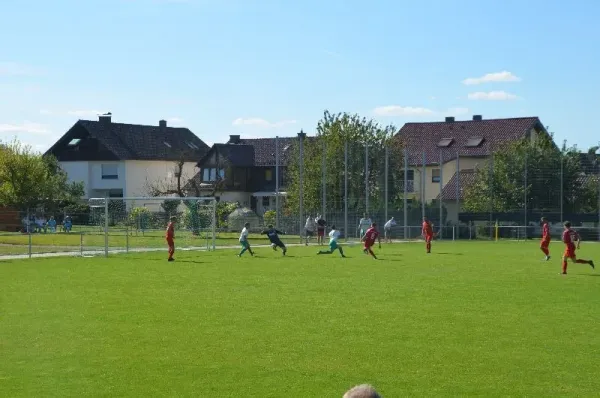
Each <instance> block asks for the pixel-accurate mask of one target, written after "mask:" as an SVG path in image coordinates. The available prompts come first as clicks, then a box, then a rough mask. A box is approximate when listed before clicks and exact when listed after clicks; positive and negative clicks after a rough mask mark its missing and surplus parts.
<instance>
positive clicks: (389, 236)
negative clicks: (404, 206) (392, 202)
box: [383, 217, 396, 243]
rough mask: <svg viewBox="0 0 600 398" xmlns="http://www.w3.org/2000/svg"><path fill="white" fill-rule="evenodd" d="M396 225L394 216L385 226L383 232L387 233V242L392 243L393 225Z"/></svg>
mask: <svg viewBox="0 0 600 398" xmlns="http://www.w3.org/2000/svg"><path fill="white" fill-rule="evenodd" d="M394 225H396V220H394V217H392V218H390V219H389V220H388V222H386V223H385V225H384V226H383V232H384V233H385V235H384V237H385V241H386V242H387V243H392V227H393V226H394Z"/></svg>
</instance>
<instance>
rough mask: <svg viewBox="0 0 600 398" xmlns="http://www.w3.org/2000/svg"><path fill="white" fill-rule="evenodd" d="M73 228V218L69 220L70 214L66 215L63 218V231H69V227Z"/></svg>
mask: <svg viewBox="0 0 600 398" xmlns="http://www.w3.org/2000/svg"><path fill="white" fill-rule="evenodd" d="M72 228H73V220H71V217H70V216H66V217H65V219H64V220H63V231H65V232H67V233H68V232H71V229H72Z"/></svg>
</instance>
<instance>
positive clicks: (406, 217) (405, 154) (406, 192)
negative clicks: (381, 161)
mask: <svg viewBox="0 0 600 398" xmlns="http://www.w3.org/2000/svg"><path fill="white" fill-rule="evenodd" d="M413 184H414V174H413ZM407 196H408V151H407V150H406V148H404V197H403V203H404V205H403V207H404V239H405V240H406V239H407V236H408V208H407V207H408V198H407Z"/></svg>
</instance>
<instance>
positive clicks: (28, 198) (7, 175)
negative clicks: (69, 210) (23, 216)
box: [0, 140, 84, 210]
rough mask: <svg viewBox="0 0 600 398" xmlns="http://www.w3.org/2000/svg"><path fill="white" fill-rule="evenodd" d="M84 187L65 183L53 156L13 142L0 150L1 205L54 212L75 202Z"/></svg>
mask: <svg viewBox="0 0 600 398" xmlns="http://www.w3.org/2000/svg"><path fill="white" fill-rule="evenodd" d="M83 194H84V188H83V183H75V182H68V180H67V174H66V173H65V172H64V170H62V169H61V167H60V165H59V164H58V161H57V160H56V158H54V157H53V156H43V155H42V154H39V153H37V152H34V151H33V150H32V149H31V147H30V146H28V145H23V144H21V143H20V142H19V141H17V140H14V141H12V142H10V143H7V144H2V145H1V147H0V204H2V205H4V206H10V207H14V208H16V209H19V210H28V209H35V208H38V207H42V206H43V207H46V208H50V209H53V208H56V207H57V206H58V205H59V204H61V203H62V205H67V204H70V203H74V202H77V201H78V200H80V199H81V197H82V196H83Z"/></svg>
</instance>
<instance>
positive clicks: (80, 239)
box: [79, 231, 83, 257]
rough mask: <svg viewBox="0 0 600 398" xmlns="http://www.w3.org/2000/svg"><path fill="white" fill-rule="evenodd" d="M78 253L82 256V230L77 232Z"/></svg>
mask: <svg viewBox="0 0 600 398" xmlns="http://www.w3.org/2000/svg"><path fill="white" fill-rule="evenodd" d="M79 253H80V254H81V257H83V231H81V232H79Z"/></svg>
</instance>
